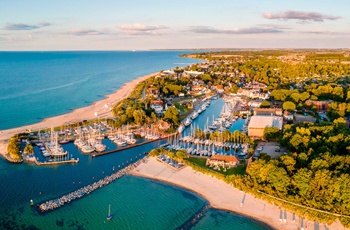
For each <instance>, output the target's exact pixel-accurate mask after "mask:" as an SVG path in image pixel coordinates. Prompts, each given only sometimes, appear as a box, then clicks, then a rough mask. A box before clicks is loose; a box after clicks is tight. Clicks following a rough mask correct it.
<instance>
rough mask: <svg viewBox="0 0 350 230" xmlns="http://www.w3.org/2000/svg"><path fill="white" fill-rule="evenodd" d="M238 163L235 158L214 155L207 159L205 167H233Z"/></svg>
mask: <svg viewBox="0 0 350 230" xmlns="http://www.w3.org/2000/svg"><path fill="white" fill-rule="evenodd" d="M238 163H239V160H238V158H237V157H236V156H231V155H230V156H228V155H214V156H212V157H210V158H207V162H206V164H207V165H210V166H222V167H234V166H236V165H237V164H238Z"/></svg>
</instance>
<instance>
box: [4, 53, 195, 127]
mask: <svg viewBox="0 0 350 230" xmlns="http://www.w3.org/2000/svg"><path fill="white" fill-rule="evenodd" d="M189 52H190V51H136V52H127V51H114V52H113V51H81V52H76V51H74V52H73V51H72V52H0V107H1V110H2V111H1V113H0V121H1V122H0V130H3V129H8V128H14V127H18V126H23V125H29V124H33V123H36V122H38V121H40V120H42V119H44V118H47V117H52V116H56V115H61V114H64V113H67V112H70V111H72V110H74V109H76V108H80V107H84V106H87V105H90V104H92V103H93V102H94V101H97V100H101V99H103V98H104V97H105V96H106V95H108V94H111V93H113V92H114V91H115V90H117V89H119V88H120V87H121V86H122V85H123V84H124V83H126V82H129V81H131V80H133V79H136V78H139V77H141V76H144V75H146V74H150V73H154V72H158V71H160V70H164V69H169V68H173V67H176V66H179V67H181V66H185V65H188V64H190V63H197V62H199V60H195V59H189V58H180V57H179V55H180V54H183V53H189Z"/></svg>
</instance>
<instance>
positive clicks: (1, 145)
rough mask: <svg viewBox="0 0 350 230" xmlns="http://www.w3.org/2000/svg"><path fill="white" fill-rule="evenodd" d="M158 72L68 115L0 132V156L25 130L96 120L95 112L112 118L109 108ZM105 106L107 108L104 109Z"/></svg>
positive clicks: (130, 83)
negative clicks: (12, 138)
mask: <svg viewBox="0 0 350 230" xmlns="http://www.w3.org/2000/svg"><path fill="white" fill-rule="evenodd" d="M158 73H159V72H155V73H151V74H147V75H144V76H141V77H139V78H136V79H134V80H132V81H129V82H126V83H124V84H123V85H122V86H121V87H120V88H119V89H117V90H116V91H114V93H112V94H108V95H106V96H105V98H103V99H101V100H98V101H95V102H93V103H92V104H91V105H88V106H86V107H81V108H77V109H75V110H73V111H71V112H69V113H65V114H62V115H58V116H54V117H49V118H45V119H43V120H42V121H40V122H38V123H34V124H31V125H25V126H20V127H16V128H11V129H6V130H0V155H3V154H5V152H6V143H5V140H8V139H10V137H12V136H13V135H14V134H16V133H21V132H25V131H26V129H32V130H39V129H44V128H50V127H56V126H61V125H64V124H65V123H69V122H76V121H81V120H83V119H87V120H90V119H94V118H96V116H95V112H97V114H98V117H99V118H107V117H111V116H112V112H111V111H110V110H109V107H111V106H113V105H114V104H115V103H117V102H118V101H120V100H122V99H124V98H126V97H127V96H128V95H129V94H130V92H131V91H132V89H133V88H134V87H135V86H136V85H137V84H138V83H139V82H140V81H144V80H146V79H148V78H150V77H152V76H154V75H156V74H158ZM105 105H107V107H105Z"/></svg>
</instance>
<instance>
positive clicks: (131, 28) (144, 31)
mask: <svg viewBox="0 0 350 230" xmlns="http://www.w3.org/2000/svg"><path fill="white" fill-rule="evenodd" d="M118 29H119V30H121V31H123V32H124V33H126V34H130V35H162V34H164V33H165V32H164V30H166V29H169V27H168V26H163V25H159V26H147V25H144V24H139V23H135V24H123V25H119V26H118Z"/></svg>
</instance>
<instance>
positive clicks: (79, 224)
mask: <svg viewBox="0 0 350 230" xmlns="http://www.w3.org/2000/svg"><path fill="white" fill-rule="evenodd" d="M180 53H183V52H179V51H176V52H175V51H170V52H169V51H166V52H165V51H164V52H161V51H159V52H158V51H157V52H140V53H139V52H135V53H132V52H10V53H7V52H0V92H1V94H0V106H1V108H2V112H1V113H0V120H1V121H2V122H1V123H0V129H5V128H10V127H15V126H19V125H24V124H30V123H33V122H36V121H38V120H39V119H41V118H43V117H47V116H53V115H58V114H60V113H64V112H67V111H69V110H71V109H74V108H77V107H80V106H84V105H87V104H90V103H92V102H93V101H94V100H98V99H101V98H102V97H103V95H105V94H108V93H112V92H113V91H114V90H115V89H117V88H119V87H120V86H121V85H122V84H124V83H125V82H126V81H130V80H131V79H133V78H137V77H139V76H141V75H144V74H147V73H151V72H156V71H158V70H160V69H166V68H170V67H173V66H176V65H179V66H180V65H184V64H176V63H178V62H179V61H180V62H181V63H185V62H187V63H188V62H195V61H196V60H190V59H179V58H178V57H177V55H178V54H180ZM222 104H223V103H222V100H217V101H215V102H213V103H212V106H211V107H209V108H208V109H207V110H206V111H205V112H203V113H202V114H201V115H200V117H198V118H197V119H198V121H197V122H199V123H200V127H203V126H204V124H205V121H206V117H207V116H209V117H210V118H211V114H213V113H214V114H215V116H217V115H216V114H218V113H219V112H220V111H221V108H222ZM238 126H239V125H238ZM237 128H239V127H237ZM104 142H108V141H107V140H105V141H104ZM106 144H108V147H109V148H114V147H115V146H114V144H112V143H106ZM159 144H161V143H160V142H154V143H151V144H147V145H144V146H140V147H137V148H133V149H129V150H125V151H122V152H117V153H113V154H110V155H105V156H102V157H97V158H92V157H91V156H90V155H84V154H81V153H80V152H79V151H78V150H77V149H76V148H75V147H74V145H73V144H67V145H64V148H65V149H66V150H68V151H69V153H70V154H71V155H73V157H75V158H79V159H80V162H79V164H69V165H58V166H42V167H36V166H34V165H30V164H26V163H23V164H20V165H14V164H10V163H8V162H6V161H5V160H4V159H2V158H0V173H1V174H0V184H1V186H0V229H11V230H12V229H176V228H178V227H180V226H182V225H183V224H184V223H186V222H188V221H190V220H191V218H192V217H193V215H196V213H198V212H200V211H201V210H202V208H203V207H205V205H206V201H205V200H204V199H203V198H201V197H199V196H197V195H196V194H193V193H191V192H188V191H186V190H183V189H180V188H177V187H173V186H170V185H165V184H162V183H159V182H155V181H152V180H148V179H143V178H137V177H132V176H125V177H123V178H121V179H119V180H117V181H115V182H113V183H112V184H110V185H108V186H106V187H103V188H102V189H99V190H97V191H95V192H93V193H91V194H90V195H88V196H86V197H84V198H82V199H79V200H76V201H73V202H71V203H70V204H68V205H65V206H64V207H62V208H59V209H57V210H54V211H52V212H48V213H46V214H44V215H43V214H40V213H38V212H37V211H36V209H35V208H31V207H30V206H29V200H30V199H33V200H34V202H35V204H39V203H40V202H43V201H46V200H49V199H54V198H57V197H60V196H62V195H64V194H67V193H69V192H72V191H74V190H77V189H79V188H81V187H83V186H85V185H88V184H91V183H93V182H95V181H98V180H99V179H101V178H104V177H105V176H106V175H108V174H111V173H112V172H113V168H115V170H117V169H118V168H119V167H125V166H126V165H127V164H129V163H130V162H131V160H133V161H135V160H137V159H139V158H140V157H143V156H144V155H143V153H144V152H145V151H150V150H151V149H153V148H155V147H157V146H159ZM109 204H111V210H112V213H113V214H114V218H113V219H112V220H111V221H106V215H107V212H108V205H109ZM213 213H214V214H216V213H221V211H217V210H211V209H209V211H207V212H204V217H203V218H202V219H200V220H199V222H198V223H196V225H195V226H194V228H195V229H228V226H230V224H232V226H236V224H237V222H239V221H240V220H241V218H242V217H241V216H239V215H235V214H231V213H226V212H224V213H221V214H220V216H219V217H220V218H219V217H217V215H216V216H215V215H214V216H213V215H212V214H213ZM218 221H219V222H220V225H217V226H216V225H213V223H216V222H218ZM243 226H246V227H247V228H246V229H261V225H259V224H258V223H256V222H255V221H254V220H252V219H248V218H246V219H245V221H244V225H243ZM190 227H192V226H190ZM190 227H189V228H190ZM231 229H232V228H231Z"/></svg>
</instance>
